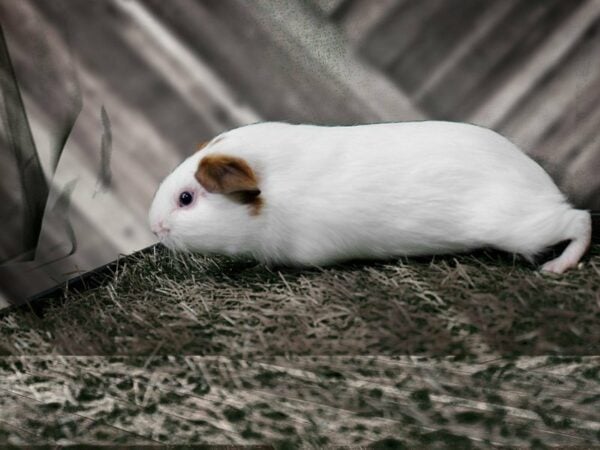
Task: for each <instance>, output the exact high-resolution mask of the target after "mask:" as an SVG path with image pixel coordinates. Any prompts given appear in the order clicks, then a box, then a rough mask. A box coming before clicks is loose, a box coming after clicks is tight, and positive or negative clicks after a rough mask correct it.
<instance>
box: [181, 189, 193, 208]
mask: <svg viewBox="0 0 600 450" xmlns="http://www.w3.org/2000/svg"><path fill="white" fill-rule="evenodd" d="M192 200H194V196H193V195H192V193H191V192H188V191H183V192H182V193H181V194H179V206H187V205H189V204H190V203H192Z"/></svg>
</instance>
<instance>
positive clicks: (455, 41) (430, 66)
mask: <svg viewBox="0 0 600 450" xmlns="http://www.w3.org/2000/svg"><path fill="white" fill-rule="evenodd" d="M425 3H429V2H425ZM509 3H510V2H509ZM488 8H489V6H486V5H484V4H482V3H481V1H479V0H446V1H444V2H443V3H442V4H441V5H440V6H439V7H438V8H437V9H436V10H435V11H433V12H432V13H431V15H430V16H429V17H427V18H423V19H421V20H420V22H419V23H420V27H418V28H417V29H416V32H415V34H414V36H412V37H411V39H410V44H409V46H408V47H407V48H406V49H405V50H404V51H403V52H400V53H399V54H398V57H397V58H396V60H395V61H394V63H393V64H392V65H391V66H389V68H388V70H387V73H388V74H389V76H390V77H392V78H393V79H394V80H395V81H396V83H397V84H398V85H399V86H402V88H403V89H404V90H406V91H407V92H411V93H412V92H415V91H418V90H419V89H420V88H421V86H422V84H423V82H424V81H425V78H424V74H430V73H435V72H437V70H438V67H439V66H440V64H441V61H442V60H443V58H444V57H445V55H446V54H448V53H451V52H452V51H453V49H454V48H455V47H457V46H458V45H459V43H460V41H461V40H462V39H463V38H464V37H465V36H467V35H468V34H470V33H472V29H473V27H475V25H476V24H477V22H478V21H479V20H480V18H481V16H482V14H483V13H484V12H485V11H486V9H488ZM490 9H494V10H496V8H490ZM501 12H502V11H498V12H496V14H501ZM403 39H406V37H403Z"/></svg>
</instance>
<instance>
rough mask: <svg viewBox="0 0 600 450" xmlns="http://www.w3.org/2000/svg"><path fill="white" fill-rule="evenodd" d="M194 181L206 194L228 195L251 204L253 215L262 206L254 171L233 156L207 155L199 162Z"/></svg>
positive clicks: (240, 159)
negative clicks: (196, 181)
mask: <svg viewBox="0 0 600 450" xmlns="http://www.w3.org/2000/svg"><path fill="white" fill-rule="evenodd" d="M195 176H196V180H198V183H200V184H201V185H202V187H203V188H204V189H206V190H207V191H208V192H211V193H215V194H225V195H230V196H231V197H232V198H233V199H235V200H236V201H239V202H240V203H244V204H252V205H253V206H254V207H255V208H254V209H253V212H254V214H258V209H260V205H262V199H259V198H258V196H259V194H260V189H259V188H258V181H257V179H256V175H255V174H254V171H253V170H252V169H251V168H250V166H249V165H248V163H247V162H246V161H245V160H244V159H242V158H238V157H235V156H227V155H218V154H217V155H207V156H205V157H204V158H202V159H201V160H200V164H199V165H198V170H197V171H196V174H195Z"/></svg>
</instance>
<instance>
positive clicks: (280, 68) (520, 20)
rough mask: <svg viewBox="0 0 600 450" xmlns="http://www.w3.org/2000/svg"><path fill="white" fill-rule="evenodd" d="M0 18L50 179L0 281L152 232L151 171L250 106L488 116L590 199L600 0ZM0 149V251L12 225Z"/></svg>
mask: <svg viewBox="0 0 600 450" xmlns="http://www.w3.org/2000/svg"><path fill="white" fill-rule="evenodd" d="M0 24H1V25H2V28H3V30H4V34H5V38H6V41H7V45H8V49H9V52H10V56H11V58H12V62H13V65H14V67H15V73H16V77H17V79H18V82H19V86H20V89H21V94H22V95H23V99H24V102H25V106H26V110H27V114H28V119H29V124H30V126H31V128H32V131H33V135H34V139H35V144H36V147H37V151H38V153H39V154H40V158H41V161H42V165H43V167H44V171H45V173H46V176H47V178H48V179H49V180H50V188H51V196H50V202H49V203H48V207H47V208H46V217H45V221H44V225H43V228H42V236H41V238H40V242H39V245H38V252H37V254H36V262H35V263H34V262H13V263H10V264H6V263H5V264H4V265H3V266H2V267H0V280H3V282H0V285H4V286H5V287H6V285H7V284H10V285H11V286H17V285H18V286H22V285H26V286H27V289H25V290H23V292H25V293H27V294H31V293H33V292H35V291H36V290H39V289H41V288H43V287H47V286H50V285H52V284H54V283H55V282H57V281H60V280H63V279H65V278H68V277H70V276H73V274H74V273H76V272H77V271H86V270H89V269H90V268H93V267H95V266H98V265H100V264H103V263H105V262H108V261H110V260H112V259H114V258H115V257H116V256H117V255H118V254H119V253H125V254H127V253H130V252H132V251H134V250H137V249H139V248H142V247H144V246H146V245H148V244H150V243H152V242H153V237H152V235H151V234H150V232H149V230H148V229H147V224H146V211H147V208H148V206H149V203H150V200H151V198H152V195H153V193H154V191H155V189H156V187H157V184H158V182H159V181H160V180H161V179H162V177H164V176H165V175H166V174H167V173H168V172H169V171H170V170H171V169H172V168H173V167H174V166H175V165H176V164H177V163H178V162H179V161H180V160H181V159H183V158H184V157H185V156H186V155H188V154H190V153H191V152H193V150H194V148H195V146H196V145H197V143H199V142H202V141H204V140H207V139H209V138H210V137H212V136H213V135H215V134H216V133H218V132H220V131H222V130H224V129H228V128H232V127H235V126H237V125H240V124H245V123H251V122H256V121H259V120H285V121H292V122H310V123H321V124H353V123H370V122H380V121H398V120H411V119H422V118H438V119H448V120H460V121H467V122H473V123H477V124H481V125H485V126H488V127H491V128H494V129H496V130H498V131H500V132H501V133H503V134H505V135H506V136H508V137H510V138H511V139H513V140H514V141H515V142H516V143H518V144H519V145H520V146H522V148H523V149H524V150H525V151H526V152H528V153H529V154H530V155H532V156H533V157H534V158H535V159H536V160H538V161H540V163H541V164H542V165H543V166H544V167H546V169H547V170H548V171H549V172H550V173H551V175H552V176H553V177H554V178H555V180H556V181H557V182H558V183H559V185H560V186H561V187H562V188H563V190H564V191H565V192H567V194H568V195H569V197H570V198H571V199H572V201H573V202H575V203H576V204H577V205H579V206H582V207H587V208H596V209H598V208H600V176H599V173H600V133H599V131H598V130H599V129H600V107H599V106H598V105H600V33H599V32H598V30H599V27H600V0H568V1H567V0H488V1H482V0H377V1H371V0H306V1H300V0H283V1H268V0H252V1H243V0H169V1H165V0H93V1H91V0H88V1H82V0H51V1H49V0H5V1H3V2H0ZM102 108H104V110H105V111H106V116H107V118H108V120H109V125H110V128H109V131H110V132H109V133H108V134H109V135H110V141H111V142H110V143H111V146H110V147H111V148H112V153H111V156H112V158H111V164H110V168H111V176H112V183H111V185H110V187H109V188H108V189H102V186H101V185H99V184H98V180H99V176H100V172H101V168H102V151H101V149H102V139H103V136H104V139H105V140H106V138H107V128H106V121H104V123H103V120H102V117H101V109H102ZM75 119H76V121H75V122H74V126H73V129H72V130H71V131H70V133H69V134H68V139H67V141H66V145H65V147H64V151H63V153H62V156H61V159H60V162H59V165H58V168H57V170H56V172H53V170H52V167H53V164H52V161H53V158H55V155H56V151H57V149H58V148H59V147H60V144H61V139H62V138H64V137H65V133H66V131H68V130H70V128H69V124H70V123H71V122H72V121H73V120H75ZM0 143H2V145H3V146H4V147H5V141H0ZM4 150H5V148H3V149H2V151H0V164H2V166H1V170H2V177H1V179H0V186H1V188H2V189H3V191H2V193H1V195H2V196H3V198H7V200H6V201H3V202H2V203H3V206H2V207H1V208H2V209H1V211H2V216H3V217H6V218H8V219H6V220H5V221H4V222H3V225H4V226H5V227H4V230H3V232H2V233H3V235H2V236H1V239H0V245H1V246H2V247H1V248H0V259H1V261H0V262H2V261H4V262H5V261H7V260H9V259H11V258H14V257H15V256H16V255H18V254H19V251H20V249H19V248H18V245H17V244H16V242H18V239H15V236H17V235H18V234H19V230H20V226H21V225H22V224H20V222H19V220H18V217H20V216H19V215H18V214H15V209H18V205H19V195H20V194H18V193H17V192H18V189H17V188H16V186H17V184H18V180H17V179H15V178H18V177H15V176H14V173H15V172H14V168H13V169H11V167H13V166H12V164H13V162H11V157H10V154H9V153H8V152H7V151H4ZM11 174H12V175H11ZM69 183H74V185H72V186H74V190H73V194H72V195H71V204H70V207H69V208H68V211H65V209H64V208H62V209H61V208H60V207H59V206H56V207H55V200H56V198H58V197H59V196H60V193H61V192H63V193H64V192H65V188H66V187H67V186H69ZM11 192H12V194H10V193H11ZM7 193H8V194H7ZM58 204H60V202H58ZM66 215H67V216H68V218H69V219H70V221H69V222H68V223H70V224H71V226H72V227H73V231H74V233H75V236H76V238H77V251H76V252H75V254H74V255H72V256H70V257H68V258H63V259H61V260H60V261H58V262H56V263H53V264H50V265H48V266H45V267H44V268H42V269H39V268H37V269H36V268H35V267H37V266H39V264H40V263H41V262H44V261H49V260H52V259H56V258H60V257H61V256H64V255H65V254H67V253H68V251H69V249H70V248H71V241H70V238H69V236H68V233H66V232H65V226H66V225H65V224H66V223H67V222H65V218H66V217H65V216H66ZM25 270H33V272H28V275H26V276H25V275H23V273H25V272H24V271H25ZM32 278H35V279H36V280H38V283H37V284H36V283H33V284H32V283H31V281H30V280H31V279H32Z"/></svg>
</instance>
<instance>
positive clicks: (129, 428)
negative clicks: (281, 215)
mask: <svg viewBox="0 0 600 450" xmlns="http://www.w3.org/2000/svg"><path fill="white" fill-rule="evenodd" d="M599 349H600V246H599V245H596V246H595V247H594V248H592V250H591V252H590V255H589V256H588V257H587V259H586V261H585V262H584V264H583V266H582V267H581V268H580V269H578V270H574V271H572V272H569V273H568V274H566V275H564V276H550V275H543V274H541V273H539V272H537V271H535V270H534V269H533V268H532V267H531V266H530V265H529V264H527V263H525V262H522V261H520V260H516V259H513V258H512V257H510V256H509V255H505V254H501V253H497V252H480V253H477V254H470V255H461V256H448V257H441V258H440V257H436V258H419V259H402V260H398V261H388V262H379V263H373V262H353V263H350V264H345V265H342V266H337V267H331V268H325V269H307V270H291V269H279V270H277V269H268V268H266V267H263V266H259V265H256V264H255V263H253V262H252V261H242V260H238V261H235V260H231V259H227V258H222V257H202V256H194V255H176V256H174V255H171V254H170V253H168V252H167V251H166V250H164V249H161V248H158V249H156V251H153V252H148V253H140V254H136V255H133V256H129V257H126V258H124V259H122V260H121V261H120V263H119V266H118V269H117V270H116V271H115V272H114V273H112V274H111V275H110V276H109V277H108V278H107V279H106V280H104V282H103V283H102V284H101V285H100V286H99V287H97V288H94V289H89V290H87V291H85V292H81V293H67V295H65V297H64V298H63V299H61V300H60V301H55V302H54V303H52V304H51V305H50V306H49V307H48V308H47V309H46V311H45V316H44V317H43V318H40V317H38V316H36V315H35V314H33V313H32V312H29V311H27V310H25V309H23V310H20V311H12V312H10V313H8V314H5V315H4V316H3V317H2V318H0V352H1V353H2V354H4V355H5V357H4V358H2V359H0V445H4V444H13V445H15V444H16V445H31V444H44V445H48V444H52V445H67V444H73V443H79V444H108V443H110V444H114V443H118V444H127V445H143V446H147V445H154V444H159V443H162V444H186V445H189V444H224V445H229V444H273V445H275V446H276V447H281V448H296V447H298V446H304V447H316V446H321V445H323V444H332V445H333V444H335V445H367V444H374V446H375V448H416V447H432V448H447V447H450V448H488V447H489V446H490V445H492V444H497V445H504V446H510V447H514V446H519V447H544V446H545V445H560V446H564V445H580V446H585V447H586V448H591V447H590V446H593V445H597V444H598V443H599V442H600V418H599V417H598V413H597V412H598V410H599V409H598V405H599V404H600V396H599V395H598V394H597V393H598V392H599V389H600V365H599V363H600V360H599V359H598V358H597V357H590V356H586V355H593V354H597V353H598V352H599ZM68 355H96V356H86V357H81V356H68ZM175 355H176V356H175ZM186 355H203V356H186ZM397 355H412V356H397ZM414 355H421V356H426V355H427V356H429V358H425V357H420V358H417V357H415V356H414ZM535 355H546V356H540V357H536V356H535Z"/></svg>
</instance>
